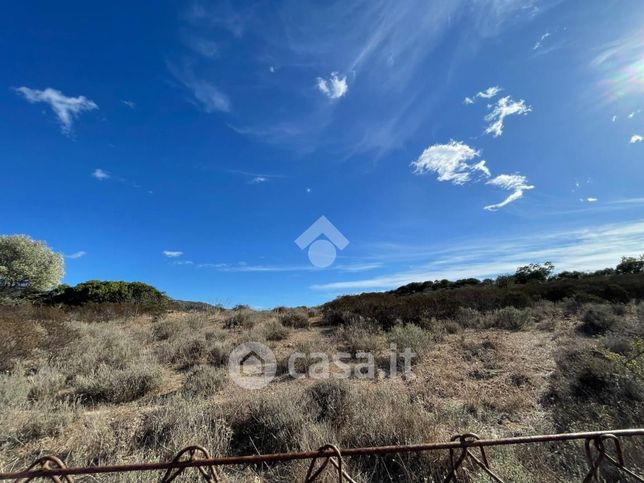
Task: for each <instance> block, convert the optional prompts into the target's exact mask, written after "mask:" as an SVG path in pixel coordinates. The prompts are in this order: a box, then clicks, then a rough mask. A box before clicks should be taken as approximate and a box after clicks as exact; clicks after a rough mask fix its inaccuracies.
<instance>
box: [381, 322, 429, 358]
mask: <svg viewBox="0 0 644 483" xmlns="http://www.w3.org/2000/svg"><path fill="white" fill-rule="evenodd" d="M388 339H389V342H390V343H392V344H396V347H397V350H398V351H399V352H400V351H402V350H405V349H406V348H409V349H411V350H412V352H415V353H416V354H417V355H418V357H422V356H423V355H425V354H426V353H427V352H428V351H429V349H430V347H431V345H432V334H430V333H429V332H428V331H426V330H423V329H421V328H420V327H418V326H417V325H414V324H405V325H398V326H396V327H394V328H393V329H391V331H390V332H389V334H388Z"/></svg>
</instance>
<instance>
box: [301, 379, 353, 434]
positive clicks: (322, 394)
mask: <svg viewBox="0 0 644 483" xmlns="http://www.w3.org/2000/svg"><path fill="white" fill-rule="evenodd" d="M305 396H306V397H307V398H308V399H309V401H310V403H309V404H310V406H311V411H312V414H313V415H314V417H315V419H316V420H317V421H327V422H330V423H331V424H333V425H334V426H335V427H340V426H341V425H343V424H345V423H346V422H347V421H348V420H349V419H350V417H351V415H352V412H353V410H354V405H355V404H356V400H355V394H354V393H353V391H352V389H351V386H350V385H349V384H348V383H347V382H346V381H345V380H343V379H327V380H322V381H319V382H317V383H315V384H313V385H312V386H309V387H308V388H307V389H306V390H305Z"/></svg>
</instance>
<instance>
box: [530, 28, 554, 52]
mask: <svg viewBox="0 0 644 483" xmlns="http://www.w3.org/2000/svg"><path fill="white" fill-rule="evenodd" d="M548 37H550V32H546V33H545V34H543V35H542V36H541V37H539V40H537V42H536V43H535V44H534V47H532V50H538V49H540V48H541V47H542V46H543V43H544V41H545V40H546V39H547V38H548Z"/></svg>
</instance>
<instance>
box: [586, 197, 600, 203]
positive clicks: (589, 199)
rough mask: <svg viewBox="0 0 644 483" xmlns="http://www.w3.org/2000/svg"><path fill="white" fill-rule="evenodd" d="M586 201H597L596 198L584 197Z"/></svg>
mask: <svg viewBox="0 0 644 483" xmlns="http://www.w3.org/2000/svg"><path fill="white" fill-rule="evenodd" d="M586 201H587V202H588V203H594V202H595V201H598V199H597V198H586Z"/></svg>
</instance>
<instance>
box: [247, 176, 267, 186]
mask: <svg viewBox="0 0 644 483" xmlns="http://www.w3.org/2000/svg"><path fill="white" fill-rule="evenodd" d="M266 181H268V179H267V178H266V177H265V176H255V177H254V178H253V179H251V180H250V182H251V183H253V184H256V183H265V182H266Z"/></svg>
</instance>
